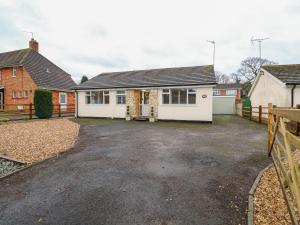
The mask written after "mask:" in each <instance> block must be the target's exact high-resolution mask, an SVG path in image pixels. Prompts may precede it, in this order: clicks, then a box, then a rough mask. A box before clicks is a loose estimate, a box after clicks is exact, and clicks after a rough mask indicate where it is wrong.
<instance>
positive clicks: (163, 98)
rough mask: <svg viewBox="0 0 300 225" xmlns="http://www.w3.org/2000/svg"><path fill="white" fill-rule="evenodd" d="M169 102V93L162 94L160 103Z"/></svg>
mask: <svg viewBox="0 0 300 225" xmlns="http://www.w3.org/2000/svg"><path fill="white" fill-rule="evenodd" d="M169 103H170V95H169V94H163V95H162V104H169Z"/></svg>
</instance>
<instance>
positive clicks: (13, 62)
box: [0, 48, 76, 90]
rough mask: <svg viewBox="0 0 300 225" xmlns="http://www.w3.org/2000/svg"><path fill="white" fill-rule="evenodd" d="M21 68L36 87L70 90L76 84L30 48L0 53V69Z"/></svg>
mask: <svg viewBox="0 0 300 225" xmlns="http://www.w3.org/2000/svg"><path fill="white" fill-rule="evenodd" d="M11 66H23V67H24V68H25V69H26V71H27V72H28V73H29V74H30V75H31V77H32V79H33V81H34V82H35V83H36V84H37V86H38V87H43V88H49V89H62V90H70V89H71V88H73V87H74V86H75V85H76V84H75V82H74V81H73V80H72V78H71V75H70V74H68V73H66V72H65V71H64V70H62V69H61V68H59V67H58V66H56V65H55V64H54V63H52V62H51V61H50V60H48V59H47V58H45V57H44V56H42V55H41V54H40V53H38V52H36V51H33V50H32V49H30V48H27V49H21V50H17V51H12V52H4V53H0V68H3V67H11Z"/></svg>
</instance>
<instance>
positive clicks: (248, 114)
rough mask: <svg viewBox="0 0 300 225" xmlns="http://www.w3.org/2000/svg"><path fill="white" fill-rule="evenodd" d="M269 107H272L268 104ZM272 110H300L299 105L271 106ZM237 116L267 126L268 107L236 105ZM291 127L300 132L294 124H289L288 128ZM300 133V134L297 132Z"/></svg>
mask: <svg viewBox="0 0 300 225" xmlns="http://www.w3.org/2000/svg"><path fill="white" fill-rule="evenodd" d="M269 105H272V104H271V103H269ZM272 108H277V109H300V105H297V106H296V107H276V105H272ZM236 109H237V114H238V115H239V116H242V117H243V118H246V119H249V120H252V121H256V122H258V123H264V124H268V115H269V106H262V105H259V106H252V105H251V106H249V107H246V106H244V105H243V104H242V103H239V104H237V106H236ZM291 126H293V129H297V130H299V131H300V129H299V128H298V127H297V128H296V127H295V124H294V123H290V124H289V128H290V127H291ZM299 133H300V132H299Z"/></svg>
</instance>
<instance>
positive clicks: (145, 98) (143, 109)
mask: <svg viewBox="0 0 300 225" xmlns="http://www.w3.org/2000/svg"><path fill="white" fill-rule="evenodd" d="M140 114H141V116H149V115H150V105H149V91H141V92H140Z"/></svg>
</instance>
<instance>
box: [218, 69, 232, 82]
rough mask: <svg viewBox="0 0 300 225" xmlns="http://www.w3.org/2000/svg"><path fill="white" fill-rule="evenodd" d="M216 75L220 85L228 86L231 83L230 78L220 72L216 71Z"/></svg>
mask: <svg viewBox="0 0 300 225" xmlns="http://www.w3.org/2000/svg"><path fill="white" fill-rule="evenodd" d="M215 75H216V78H217V82H218V83H220V84H227V83H229V82H230V77H229V76H227V75H226V74H224V73H222V72H220V71H216V72H215Z"/></svg>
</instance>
